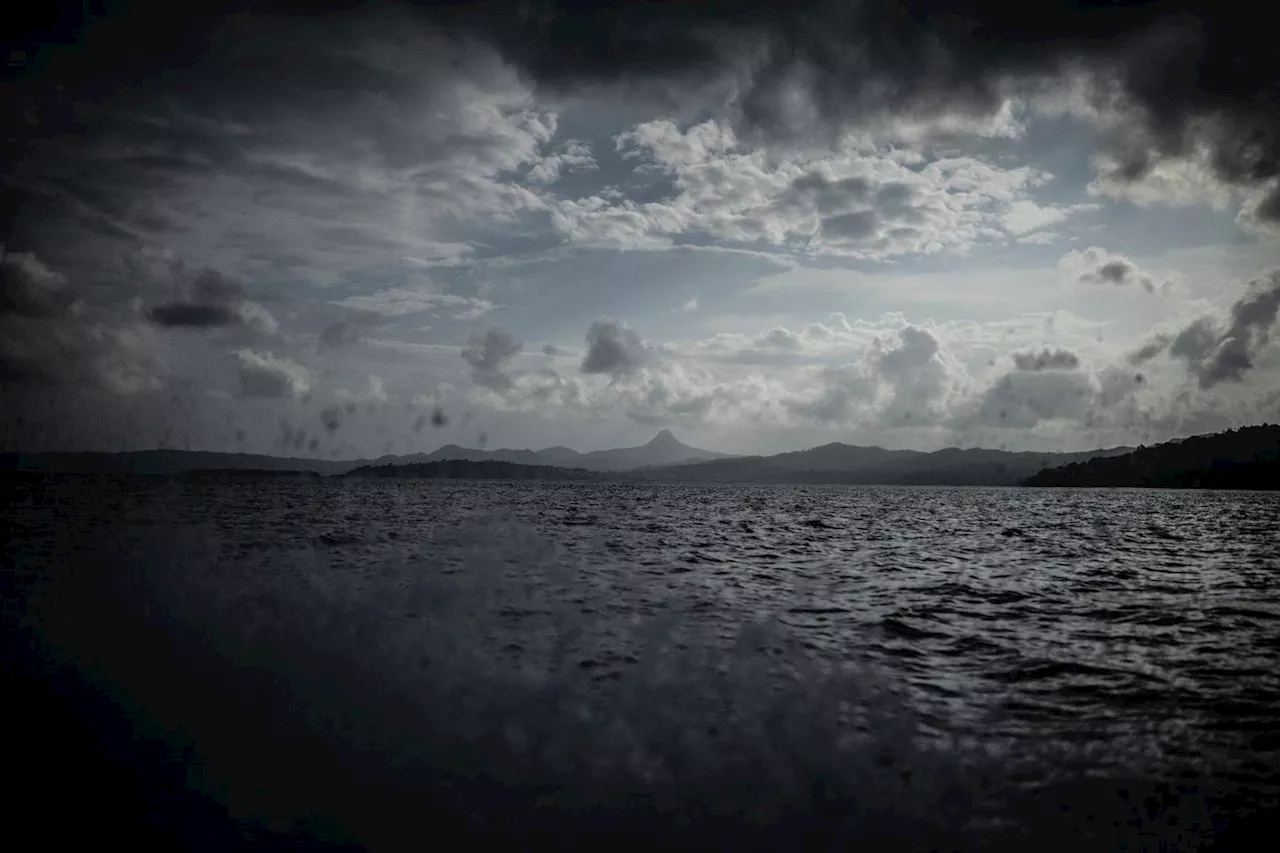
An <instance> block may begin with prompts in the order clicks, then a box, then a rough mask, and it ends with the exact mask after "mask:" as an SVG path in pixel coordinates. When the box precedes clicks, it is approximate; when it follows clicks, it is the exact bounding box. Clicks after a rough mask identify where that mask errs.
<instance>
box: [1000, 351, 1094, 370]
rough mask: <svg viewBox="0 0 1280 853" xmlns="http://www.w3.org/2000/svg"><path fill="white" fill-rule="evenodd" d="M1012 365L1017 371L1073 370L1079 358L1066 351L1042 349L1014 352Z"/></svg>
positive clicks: (1078, 363) (1078, 362) (1077, 364)
mask: <svg viewBox="0 0 1280 853" xmlns="http://www.w3.org/2000/svg"><path fill="white" fill-rule="evenodd" d="M1013 363H1014V365H1015V366H1016V367H1017V368H1018V369H1019V370H1026V371H1038V370H1075V369H1076V368H1077V367H1079V366H1080V357H1079V356H1078V355H1076V354H1075V353H1073V352H1072V351H1071V350H1067V349H1061V348H1059V349H1048V348H1046V349H1042V350H1040V351H1039V352H1035V351H1034V350H1033V351H1031V352H1015V353H1014V354H1013Z"/></svg>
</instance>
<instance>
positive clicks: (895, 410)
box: [874, 326, 949, 426]
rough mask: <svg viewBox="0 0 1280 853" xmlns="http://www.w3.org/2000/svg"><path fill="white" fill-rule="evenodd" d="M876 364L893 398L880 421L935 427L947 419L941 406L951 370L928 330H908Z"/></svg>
mask: <svg viewBox="0 0 1280 853" xmlns="http://www.w3.org/2000/svg"><path fill="white" fill-rule="evenodd" d="M874 363H875V367H876V370H877V372H878V373H879V375H880V377H881V379H882V380H883V381H884V382H885V383H887V384H888V386H889V388H890V389H891V394H892V396H891V397H890V399H889V401H888V403H887V404H886V406H885V407H884V409H883V410H882V412H881V418H882V419H883V420H884V421H885V422H886V423H889V424H893V425H903V426H905V425H923V424H931V423H936V422H937V421H938V420H940V419H941V418H943V417H944V416H945V412H944V411H943V408H942V406H941V405H940V403H941V400H942V397H943V395H944V394H945V392H946V390H947V382H948V379H949V369H948V366H947V364H946V363H945V362H944V361H943V359H942V358H941V346H940V345H939V343H938V339H937V338H936V337H934V335H933V334H931V333H930V332H929V331H928V330H926V329H921V328H918V327H916V326H907V327H906V328H904V329H902V330H901V331H900V332H899V333H898V343H897V345H896V346H893V347H890V348H888V349H880V350H879V351H878V353H877V354H876V356H875V357H874Z"/></svg>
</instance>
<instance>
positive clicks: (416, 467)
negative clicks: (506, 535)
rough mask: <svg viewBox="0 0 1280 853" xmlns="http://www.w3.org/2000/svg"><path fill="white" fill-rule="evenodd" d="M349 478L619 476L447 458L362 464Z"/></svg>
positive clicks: (489, 460)
mask: <svg viewBox="0 0 1280 853" xmlns="http://www.w3.org/2000/svg"><path fill="white" fill-rule="evenodd" d="M344 476H346V477H384V478H387V477H389V478H401V477H404V478H424V479H432V480H602V479H612V478H614V477H615V476H616V475H613V474H608V473H604V472H600V471H587V470H585V469H582V468H557V467H555V466H553V465H517V464H515V463H514V462H497V461H494V460H492V459H484V460H479V461H473V460H466V459H448V460H442V461H436V462H418V463H413V464H409V465H363V466H361V467H359V468H355V469H353V470H351V471H348V472H347V473H346V474H345V475H344Z"/></svg>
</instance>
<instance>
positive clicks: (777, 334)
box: [755, 326, 800, 350]
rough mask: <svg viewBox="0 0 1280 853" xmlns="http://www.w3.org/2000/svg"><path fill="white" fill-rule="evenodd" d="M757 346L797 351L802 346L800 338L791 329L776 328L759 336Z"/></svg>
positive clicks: (756, 341)
mask: <svg viewBox="0 0 1280 853" xmlns="http://www.w3.org/2000/svg"><path fill="white" fill-rule="evenodd" d="M755 345H756V346H758V347H767V348H770V349H786V350H790V349H796V348H797V347H799V346H800V336H799V335H797V334H796V333H795V332H793V331H791V330H790V329H785V328H783V327H781V326H775V327H774V328H772V329H770V330H769V331H767V332H765V333H764V334H762V335H760V336H758V337H757V338H756V339H755Z"/></svg>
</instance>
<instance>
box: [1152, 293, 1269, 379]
mask: <svg viewBox="0 0 1280 853" xmlns="http://www.w3.org/2000/svg"><path fill="white" fill-rule="evenodd" d="M1277 315H1280V270H1271V271H1268V272H1267V273H1265V274H1264V275H1262V276H1259V277H1257V278H1255V279H1253V280H1252V281H1250V282H1249V284H1248V286H1247V288H1246V292H1245V295H1244V296H1242V297H1241V298H1240V299H1238V300H1236V302H1235V303H1234V304H1232V306H1231V308H1230V310H1229V311H1228V316H1227V317H1226V318H1225V320H1224V319H1220V318H1218V317H1214V316H1210V315H1203V316H1200V317H1197V318H1196V319H1194V320H1192V321H1191V322H1189V323H1187V324H1186V325H1185V326H1183V327H1182V328H1181V329H1180V330H1178V331H1177V332H1176V333H1173V334H1160V335H1156V336H1154V337H1153V338H1152V339H1151V340H1149V341H1148V342H1147V343H1146V344H1144V345H1143V346H1142V347H1140V348H1139V349H1138V350H1136V351H1135V352H1133V353H1131V354H1130V356H1129V360H1130V362H1131V363H1133V364H1141V363H1143V362H1146V361H1150V360H1151V359H1153V358H1155V357H1156V356H1158V355H1159V354H1160V353H1162V352H1168V354H1169V355H1170V356H1171V357H1173V358H1175V359H1177V360H1179V361H1181V362H1182V363H1183V364H1184V365H1185V366H1186V368H1187V370H1188V371H1189V372H1190V373H1191V374H1192V375H1193V376H1194V377H1196V380H1197V382H1198V384H1199V386H1200V387H1201V388H1204V389H1207V388H1212V387H1214V386H1215V385H1218V384H1220V383H1222V382H1239V381H1240V380H1241V379H1243V378H1244V376H1245V374H1246V373H1248V372H1249V371H1250V370H1252V369H1253V368H1254V366H1255V363H1256V361H1257V359H1258V357H1259V356H1260V355H1261V354H1262V353H1263V352H1264V351H1265V350H1266V349H1267V348H1268V347H1269V346H1270V345H1271V341H1272V335H1273V333H1274V332H1275V326H1276V318H1277Z"/></svg>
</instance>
